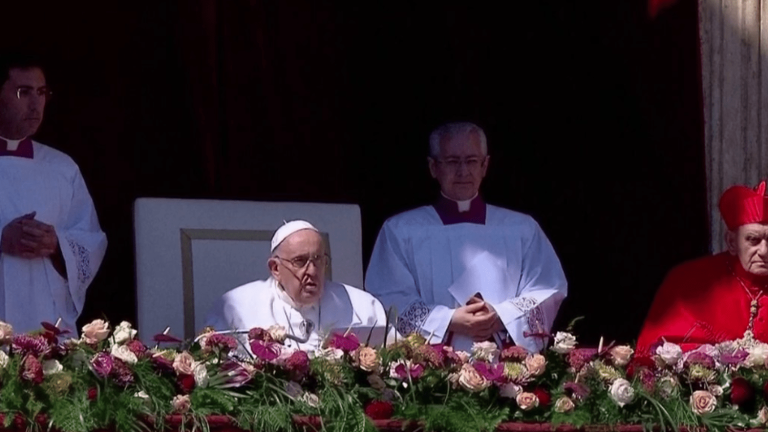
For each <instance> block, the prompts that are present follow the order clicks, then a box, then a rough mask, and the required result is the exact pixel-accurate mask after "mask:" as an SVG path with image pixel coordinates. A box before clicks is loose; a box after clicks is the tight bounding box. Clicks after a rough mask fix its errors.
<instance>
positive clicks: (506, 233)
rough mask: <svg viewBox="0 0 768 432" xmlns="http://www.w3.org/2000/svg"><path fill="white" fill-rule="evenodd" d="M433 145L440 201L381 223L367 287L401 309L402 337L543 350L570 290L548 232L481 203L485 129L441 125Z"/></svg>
mask: <svg viewBox="0 0 768 432" xmlns="http://www.w3.org/2000/svg"><path fill="white" fill-rule="evenodd" d="M429 149H430V152H429V158H428V163H429V171H430V173H431V174H432V177H434V178H435V179H436V180H437V182H438V183H439V184H440V196H439V197H438V199H437V200H436V201H435V202H434V203H433V204H431V205H427V206H422V207H419V208H416V209H413V210H409V211H406V212H404V213H401V214H398V215H396V216H393V217H391V218H389V219H388V220H387V221H386V222H385V223H384V226H383V227H382V228H381V231H380V232H379V236H378V238H377V240H376V244H375V246H374V249H373V254H372V256H371V261H370V264H369V266H368V270H367V273H366V276H365V288H366V290H368V292H370V293H372V294H373V295H375V296H376V297H378V298H379V299H380V300H381V302H382V303H383V304H384V307H385V308H388V309H389V308H391V307H393V306H394V307H395V309H396V310H397V312H398V322H397V330H398V332H399V333H401V334H403V335H407V334H412V333H420V334H421V335H423V336H424V337H431V340H430V342H431V343H446V344H450V345H452V346H453V347H454V348H455V349H459V350H469V349H470V348H471V347H472V345H473V343H475V342H483V341H493V342H496V343H497V345H500V344H511V343H514V344H516V345H519V346H522V347H524V348H526V349H528V350H529V351H532V352H533V351H539V350H541V349H542V348H543V347H544V345H545V344H546V341H547V337H546V334H547V333H548V332H549V331H550V327H551V326H552V322H553V321H554V319H555V315H556V314H557V311H558V309H559V307H560V304H561V302H562V301H563V299H564V298H565V297H566V294H567V282H566V279H565V275H564V273H563V270H562V267H561V265H560V261H559V259H558V258H557V255H556V254H555V251H554V249H553V247H552V245H551V244H550V242H549V240H548V239H547V236H546V235H545V234H544V232H543V231H542V229H541V228H540V227H539V225H538V223H536V221H535V220H534V219H533V218H531V217H530V216H528V215H525V214H522V213H519V212H515V211H512V210H507V209H504V208H501V207H497V206H493V205H490V204H486V203H485V201H484V200H483V198H482V197H481V195H480V193H479V190H480V184H481V183H482V181H483V178H484V177H485V174H486V172H487V170H488V164H489V162H490V156H488V145H487V142H486V136H485V132H484V131H483V130H482V129H481V128H480V127H479V126H477V125H475V124H473V123H467V122H462V123H448V124H444V125H442V126H440V127H438V128H437V129H435V130H434V131H433V132H432V133H431V135H430V137H429Z"/></svg>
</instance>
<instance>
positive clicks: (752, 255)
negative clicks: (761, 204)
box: [726, 223, 768, 276]
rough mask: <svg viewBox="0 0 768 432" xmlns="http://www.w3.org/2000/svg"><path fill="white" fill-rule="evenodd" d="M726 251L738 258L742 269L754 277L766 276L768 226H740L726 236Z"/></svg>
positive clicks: (767, 268)
mask: <svg viewBox="0 0 768 432" xmlns="http://www.w3.org/2000/svg"><path fill="white" fill-rule="evenodd" d="M726 241H727V243H728V250H729V251H730V252H731V254H733V255H736V256H738V258H739V262H740V263H741V266H742V267H744V269H745V270H746V271H748V272H750V273H752V274H754V275H756V276H768V224H761V223H751V224H746V225H742V226H740V227H739V228H737V229H736V230H735V231H728V233H727V235H726Z"/></svg>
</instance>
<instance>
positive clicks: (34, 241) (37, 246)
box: [21, 219, 59, 258]
mask: <svg viewBox="0 0 768 432" xmlns="http://www.w3.org/2000/svg"><path fill="white" fill-rule="evenodd" d="M21 225H22V229H23V230H24V236H23V237H22V239H21V241H22V244H24V246H27V247H31V248H32V249H33V250H34V251H35V252H36V254H37V256H39V257H43V258H46V257H49V256H51V255H53V254H54V253H55V252H56V249H57V248H58V247H59V238H58V237H57V236H56V229H55V228H54V227H53V226H52V225H48V224H45V223H42V222H40V221H38V220H35V219H22V221H21Z"/></svg>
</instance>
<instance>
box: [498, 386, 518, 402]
mask: <svg viewBox="0 0 768 432" xmlns="http://www.w3.org/2000/svg"><path fill="white" fill-rule="evenodd" d="M522 391H523V388H522V387H520V386H519V385H517V384H515V383H513V382H508V383H505V384H502V385H501V387H499V395H500V396H501V397H505V398H509V399H515V398H516V397H517V395H519V394H520V393H521V392H522Z"/></svg>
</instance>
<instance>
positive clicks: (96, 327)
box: [0, 320, 768, 432]
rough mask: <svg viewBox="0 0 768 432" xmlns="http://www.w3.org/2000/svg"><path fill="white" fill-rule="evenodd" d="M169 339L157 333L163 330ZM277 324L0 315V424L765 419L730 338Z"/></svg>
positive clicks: (282, 426) (481, 424) (749, 350)
mask: <svg viewBox="0 0 768 432" xmlns="http://www.w3.org/2000/svg"><path fill="white" fill-rule="evenodd" d="M166 333H167V332H166ZM285 339H286V331H285V329H284V328H282V327H279V326H273V327H270V328H268V329H262V328H254V329H251V330H250V332H248V334H247V337H243V338H242V339H239V338H236V337H233V336H231V335H227V334H220V333H216V332H213V331H206V332H204V333H203V334H201V335H200V336H199V337H198V338H197V339H196V340H195V341H181V340H179V339H176V338H174V337H173V336H171V335H169V334H165V333H164V334H160V335H156V336H155V341H156V345H155V346H154V347H148V346H145V345H144V344H143V343H142V342H140V341H139V340H138V339H136V330H135V329H133V328H132V326H131V325H130V324H129V323H127V322H123V323H121V324H120V325H118V326H117V327H115V328H110V326H109V324H108V323H106V322H105V321H102V320H96V321H93V322H92V323H90V324H88V325H86V326H85V327H83V329H82V336H81V337H80V338H78V339H73V338H67V335H66V333H65V332H62V331H60V330H59V329H58V328H57V327H56V326H55V325H53V324H50V323H43V328H42V329H41V330H40V331H38V332H34V333H30V334H14V333H13V329H12V328H11V326H10V325H8V324H6V323H2V322H0V421H1V422H2V424H3V425H4V426H5V427H6V428H16V429H47V428H51V429H57V430H65V431H78V432H87V431H93V430H97V429H108V428H113V429H115V430H120V431H140V430H162V429H164V428H165V427H166V426H167V421H168V419H169V418H176V419H180V420H179V424H180V425H181V427H182V428H186V427H190V428H192V429H195V428H198V427H199V428H202V429H203V430H207V429H208V428H209V421H210V419H211V418H212V417H214V416H224V418H226V419H228V421H229V422H231V424H232V425H234V426H237V427H239V428H241V429H245V430H276V431H280V430H285V431H288V430H293V428H294V426H295V421H296V419H297V416H302V418H317V419H322V420H321V421H320V422H319V423H318V427H319V428H321V429H324V430H342V429H345V430H346V429H353V430H375V422H376V421H382V420H389V419H398V420H400V421H402V422H404V423H405V424H409V423H411V424H418V425H419V427H420V428H422V429H424V430H427V431H430V430H441V431H465V430H467V431H468V430H486V431H490V430H494V429H496V428H497V427H498V426H499V425H500V424H501V423H503V422H532V423H550V424H551V425H553V426H555V425H573V426H575V427H580V426H583V425H595V424H603V425H619V424H639V425H643V426H645V427H648V428H650V427H653V426H660V427H665V428H666V427H670V428H673V429H675V428H677V427H679V426H687V427H697V426H704V427H707V428H710V429H715V430H724V429H725V428H727V427H743V428H748V427H765V426H766V425H768V407H767V403H768V345H767V344H764V343H760V342H755V341H749V342H745V341H734V342H727V343H722V344H719V345H715V346H712V345H704V346H701V347H700V348H698V349H696V350H694V351H689V352H683V351H682V349H681V348H680V347H679V346H678V345H675V344H672V343H663V344H660V345H659V346H657V347H655V348H654V349H653V350H652V352H651V355H647V356H636V355H635V353H634V351H633V349H632V348H631V347H630V346H627V345H618V346H616V345H613V344H609V345H607V346H603V344H602V343H601V344H600V346H599V347H598V348H597V349H594V348H582V347H579V344H578V342H577V339H576V338H575V337H574V336H573V334H572V333H571V332H558V333H557V334H555V335H554V336H553V337H552V338H551V339H552V342H553V343H552V346H551V347H549V348H548V349H547V350H545V351H544V352H543V353H530V352H528V351H526V350H525V349H523V348H521V347H518V346H506V347H499V346H496V344H494V343H490V342H481V343H476V344H475V345H474V346H473V348H472V350H471V352H462V351H455V350H454V349H453V348H451V347H450V346H447V345H431V344H428V343H427V342H426V339H425V338H424V337H422V336H421V335H418V334H412V335H408V336H407V337H405V338H402V339H400V340H398V341H397V342H395V343H394V344H391V345H388V346H385V347H371V346H367V345H366V344H365V343H361V342H360V341H359V340H358V339H357V337H356V336H355V335H354V334H347V335H344V334H333V335H329V336H328V337H327V338H326V339H325V342H324V345H323V347H322V349H320V350H318V351H316V352H312V353H307V352H304V351H300V350H297V349H293V348H289V347H287V346H286V345H284V341H285Z"/></svg>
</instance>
